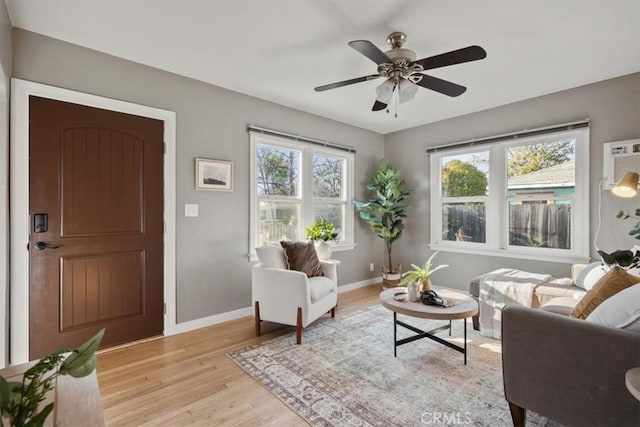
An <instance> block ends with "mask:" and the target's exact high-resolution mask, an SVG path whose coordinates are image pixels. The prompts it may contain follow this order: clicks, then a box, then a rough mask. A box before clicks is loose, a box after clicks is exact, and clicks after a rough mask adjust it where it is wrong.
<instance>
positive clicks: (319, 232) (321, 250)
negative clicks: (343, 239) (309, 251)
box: [305, 216, 338, 260]
mask: <svg viewBox="0 0 640 427" xmlns="http://www.w3.org/2000/svg"><path fill="white" fill-rule="evenodd" d="M335 228H336V226H335V224H334V223H332V222H329V220H327V218H326V217H324V216H321V217H320V220H319V221H315V220H314V221H313V223H312V224H311V226H310V227H307V228H306V229H305V231H306V233H307V239H309V240H313V242H314V243H315V246H316V252H317V253H318V258H319V259H321V260H327V259H330V258H331V252H332V251H331V246H329V242H331V241H333V242H337V241H338V233H336V231H335Z"/></svg>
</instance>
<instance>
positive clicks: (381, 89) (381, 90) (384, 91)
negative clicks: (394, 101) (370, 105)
mask: <svg viewBox="0 0 640 427" xmlns="http://www.w3.org/2000/svg"><path fill="white" fill-rule="evenodd" d="M395 88H396V83H395V82H394V81H393V79H387V80H385V81H384V82H382V84H381V85H380V86H378V87H377V88H376V95H377V98H376V100H377V101H380V102H382V103H384V104H388V103H389V101H391V96H392V95H393V91H394V89H395Z"/></svg>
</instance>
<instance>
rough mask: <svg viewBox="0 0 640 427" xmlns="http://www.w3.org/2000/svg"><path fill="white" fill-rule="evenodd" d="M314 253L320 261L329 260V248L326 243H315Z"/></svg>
mask: <svg viewBox="0 0 640 427" xmlns="http://www.w3.org/2000/svg"><path fill="white" fill-rule="evenodd" d="M316 253H317V254H318V259H319V260H321V261H326V260H328V259H331V246H329V244H328V243H327V242H323V241H320V242H316Z"/></svg>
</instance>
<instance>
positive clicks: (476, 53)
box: [413, 46, 487, 70]
mask: <svg viewBox="0 0 640 427" xmlns="http://www.w3.org/2000/svg"><path fill="white" fill-rule="evenodd" d="M486 57H487V52H486V51H485V50H484V49H483V48H481V47H480V46H468V47H463V48H462V49H458V50H452V51H451V52H446V53H441V54H440V55H435V56H430V57H428V58H422V59H418V60H417V61H414V62H413V63H414V64H420V65H422V68H423V69H425V70H431V69H434V68H439V67H446V66H448V65H454V64H462V63H463V62H471V61H477V60H478V59H484V58H486Z"/></svg>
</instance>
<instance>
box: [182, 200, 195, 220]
mask: <svg viewBox="0 0 640 427" xmlns="http://www.w3.org/2000/svg"><path fill="white" fill-rule="evenodd" d="M184 216H185V217H197V216H198V205H191V204H188V203H187V204H185V205H184Z"/></svg>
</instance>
